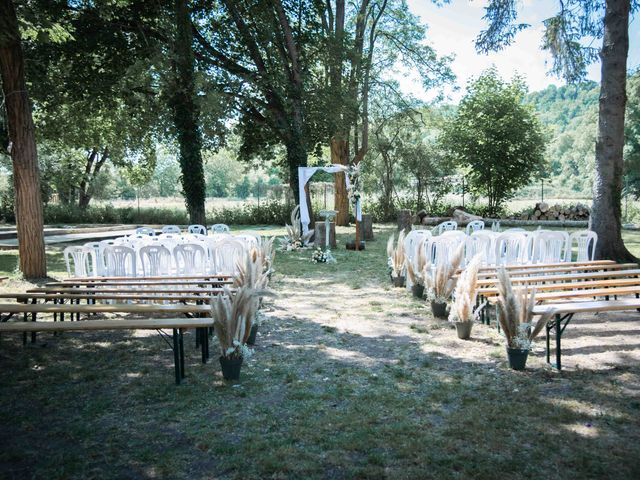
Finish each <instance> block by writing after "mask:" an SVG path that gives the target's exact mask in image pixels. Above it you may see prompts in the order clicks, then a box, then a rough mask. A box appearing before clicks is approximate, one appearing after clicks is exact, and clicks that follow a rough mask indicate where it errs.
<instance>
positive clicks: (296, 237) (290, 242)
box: [280, 205, 313, 251]
mask: <svg viewBox="0 0 640 480" xmlns="http://www.w3.org/2000/svg"><path fill="white" fill-rule="evenodd" d="M285 228H286V229H287V234H286V235H285V236H284V238H281V239H280V247H281V248H282V250H285V251H291V250H298V249H299V248H304V247H306V246H307V243H309V239H310V238H311V237H312V236H313V230H310V231H308V232H307V233H302V222H301V221H300V205H296V207H295V208H294V209H293V210H292V211H291V225H289V224H286V223H285Z"/></svg>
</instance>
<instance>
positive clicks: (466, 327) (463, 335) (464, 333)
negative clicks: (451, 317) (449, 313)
mask: <svg viewBox="0 0 640 480" xmlns="http://www.w3.org/2000/svg"><path fill="white" fill-rule="evenodd" d="M472 328H473V322H456V330H457V332H458V338H459V339H460V340H469V337H471V329H472Z"/></svg>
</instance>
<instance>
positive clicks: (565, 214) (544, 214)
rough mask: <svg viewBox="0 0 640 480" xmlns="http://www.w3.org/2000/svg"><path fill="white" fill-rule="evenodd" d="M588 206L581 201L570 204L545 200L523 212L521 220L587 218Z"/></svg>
mask: <svg viewBox="0 0 640 480" xmlns="http://www.w3.org/2000/svg"><path fill="white" fill-rule="evenodd" d="M588 219H589V207H587V206H586V205H584V204H582V203H578V204H576V205H570V206H562V205H558V204H556V205H549V204H548V203H546V202H539V203H536V206H535V207H534V209H533V210H532V211H530V212H529V213H523V214H522V218H521V220H559V221H564V220H588Z"/></svg>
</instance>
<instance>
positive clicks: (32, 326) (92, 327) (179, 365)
mask: <svg viewBox="0 0 640 480" xmlns="http://www.w3.org/2000/svg"><path fill="white" fill-rule="evenodd" d="M212 326H213V319H211V318H155V319H135V320H85V321H81V322H38V321H36V322H7V323H0V333H9V332H22V333H26V332H32V333H35V332H65V331H96V330H157V331H158V332H159V333H162V330H163V329H171V330H172V333H173V335H172V336H173V342H172V348H173V361H174V371H175V381H176V385H179V384H180V382H181V381H182V379H183V378H184V377H185V376H186V374H185V366H184V341H183V330H184V329H186V328H196V329H198V331H201V332H203V331H206V330H207V329H208V328H209V327H212ZM207 339H208V336H207V335H206V334H205V335H204V342H203V344H202V346H203V351H204V348H205V342H208V340H207ZM207 346H208V344H207ZM203 356H204V354H203ZM203 360H205V359H204V358H203Z"/></svg>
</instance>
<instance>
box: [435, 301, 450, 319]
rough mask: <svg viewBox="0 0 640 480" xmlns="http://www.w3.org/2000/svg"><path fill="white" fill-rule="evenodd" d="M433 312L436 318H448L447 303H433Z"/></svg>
mask: <svg viewBox="0 0 640 480" xmlns="http://www.w3.org/2000/svg"><path fill="white" fill-rule="evenodd" d="M431 312H433V316H434V317H436V318H447V302H436V301H432V302H431Z"/></svg>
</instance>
